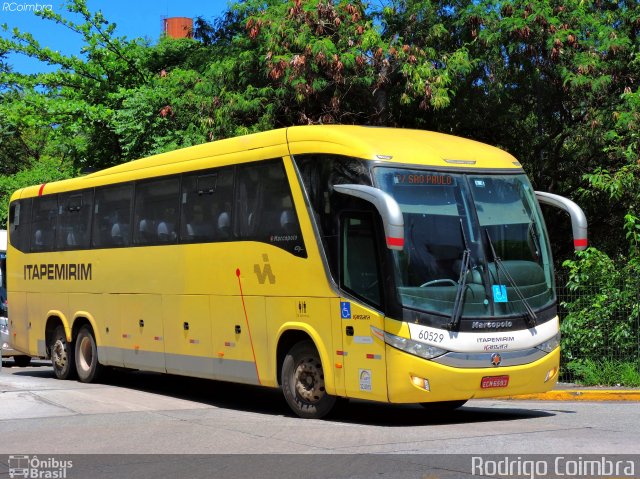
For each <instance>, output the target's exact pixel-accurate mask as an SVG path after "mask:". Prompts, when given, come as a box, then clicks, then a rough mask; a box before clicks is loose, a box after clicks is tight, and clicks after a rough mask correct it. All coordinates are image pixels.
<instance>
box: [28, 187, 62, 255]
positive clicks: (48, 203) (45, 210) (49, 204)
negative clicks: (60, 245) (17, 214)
mask: <svg viewBox="0 0 640 479" xmlns="http://www.w3.org/2000/svg"><path fill="white" fill-rule="evenodd" d="M57 216H58V197H57V195H47V196H40V197H38V198H34V199H33V213H32V221H31V251H34V252H38V251H52V250H53V249H54V246H55V237H56V223H57Z"/></svg>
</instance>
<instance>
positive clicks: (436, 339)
mask: <svg viewBox="0 0 640 479" xmlns="http://www.w3.org/2000/svg"><path fill="white" fill-rule="evenodd" d="M418 339H423V340H425V341H431V342H432V343H441V342H442V341H443V340H444V334H443V333H438V332H436V331H428V330H426V329H422V330H420V332H419V333H418Z"/></svg>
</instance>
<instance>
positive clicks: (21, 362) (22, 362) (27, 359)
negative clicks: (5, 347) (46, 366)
mask: <svg viewBox="0 0 640 479" xmlns="http://www.w3.org/2000/svg"><path fill="white" fill-rule="evenodd" d="M13 362H14V363H15V364H16V366H18V367H21V368H25V367H27V366H29V364H31V356H14V357H13Z"/></svg>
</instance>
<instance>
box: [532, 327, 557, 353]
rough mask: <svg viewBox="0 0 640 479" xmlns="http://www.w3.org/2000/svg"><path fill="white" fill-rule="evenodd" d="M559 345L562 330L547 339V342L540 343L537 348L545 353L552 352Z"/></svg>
mask: <svg viewBox="0 0 640 479" xmlns="http://www.w3.org/2000/svg"><path fill="white" fill-rule="evenodd" d="M558 346H560V331H558V333H557V334H556V335H555V336H554V337H552V338H551V339H547V340H546V341H545V342H543V343H540V344H538V345H537V346H536V348H537V349H539V350H541V351H544V352H545V353H550V352H551V351H553V350H554V349H556V348H557V347H558Z"/></svg>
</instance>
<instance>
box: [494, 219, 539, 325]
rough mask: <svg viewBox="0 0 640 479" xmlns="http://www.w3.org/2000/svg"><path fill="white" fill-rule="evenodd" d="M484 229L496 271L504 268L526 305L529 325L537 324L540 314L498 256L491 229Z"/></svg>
mask: <svg viewBox="0 0 640 479" xmlns="http://www.w3.org/2000/svg"><path fill="white" fill-rule="evenodd" d="M484 231H485V233H486V234H487V241H488V243H489V247H490V248H491V254H492V255H493V261H494V263H495V264H496V272H497V273H498V274H500V273H499V272H498V268H500V269H501V270H502V272H503V273H504V275H505V277H506V278H507V281H509V283H511V286H513V289H514V291H515V292H516V295H517V296H518V298H520V301H522V304H523V305H524V309H525V310H526V311H527V314H526V320H527V325H529V326H530V327H533V326H535V325H536V324H537V322H538V316H537V315H536V313H535V311H534V310H533V309H532V308H531V305H530V304H529V302H528V301H527V300H526V299H525V297H524V295H523V294H522V291H520V288H518V285H517V284H516V282H515V281H514V280H513V278H512V277H511V275H510V274H509V271H507V268H506V266H505V265H504V264H503V263H502V260H501V259H500V256H498V255H497V254H496V250H495V248H494V247H493V241H491V236H490V235H489V230H488V229H485V230H484ZM498 280H499V279H498Z"/></svg>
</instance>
